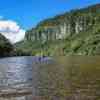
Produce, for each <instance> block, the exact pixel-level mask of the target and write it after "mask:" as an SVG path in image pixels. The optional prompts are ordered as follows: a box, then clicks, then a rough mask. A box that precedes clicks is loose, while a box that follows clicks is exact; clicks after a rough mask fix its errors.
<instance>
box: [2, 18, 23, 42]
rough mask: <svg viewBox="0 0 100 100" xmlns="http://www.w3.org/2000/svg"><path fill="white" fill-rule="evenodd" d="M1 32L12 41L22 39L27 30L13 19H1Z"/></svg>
mask: <svg viewBox="0 0 100 100" xmlns="http://www.w3.org/2000/svg"><path fill="white" fill-rule="evenodd" d="M0 33H1V34H3V35H4V36H5V37H6V38H7V39H9V40H10V41H11V42H12V43H16V42H19V41H21V40H22V39H24V36H25V30H24V29H22V28H21V27H20V26H19V25H18V23H16V22H15V21H12V20H0Z"/></svg>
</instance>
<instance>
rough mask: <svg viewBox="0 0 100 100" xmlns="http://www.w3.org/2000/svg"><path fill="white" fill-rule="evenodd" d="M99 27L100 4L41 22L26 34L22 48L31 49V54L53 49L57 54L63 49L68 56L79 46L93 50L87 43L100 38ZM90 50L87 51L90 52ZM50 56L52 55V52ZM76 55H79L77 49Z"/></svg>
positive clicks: (21, 44)
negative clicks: (93, 38)
mask: <svg viewBox="0 0 100 100" xmlns="http://www.w3.org/2000/svg"><path fill="white" fill-rule="evenodd" d="M99 26H100V4H97V5H93V6H90V7H87V8H84V9H79V10H73V11H70V12H67V13H65V14H62V15H58V16H55V17H53V18H50V19H47V20H44V21H42V22H40V23H39V24H38V25H37V26H36V27H35V28H32V29H31V30H28V31H27V32H26V35H25V39H24V41H23V42H22V43H20V46H21V47H24V49H27V48H28V49H30V50H31V52H34V50H35V51H38V49H39V52H40V51H43V52H44V51H46V50H48V51H52V50H51V48H53V49H55V52H56V49H57V50H58V51H61V50H62V48H63V51H64V52H66V53H65V54H66V55H67V54H68V53H69V52H71V53H73V52H74V51H73V50H74V49H75V48H77V45H78V48H79V49H80V48H82V45H83V44H84V45H86V46H88V47H89V48H90V49H91V48H92V47H90V44H89V45H87V44H85V43H86V42H89V41H91V40H90V38H89V37H91V38H92V37H96V38H95V39H97V38H98V36H96V34H97V33H98V34H99V30H100V27H99ZM94 34H95V35H94ZM88 38H89V39H88ZM98 39H99V38H98ZM98 39H97V40H98ZM73 40H75V41H73ZM72 41H73V42H72ZM80 41H81V42H80ZM74 42H75V43H74ZM78 43H79V44H78ZM81 43H82V44H81ZM60 44H61V45H60ZM83 47H84V46H83ZM40 49H42V50H40ZM60 49H61V50H60ZM83 49H84V48H83ZM81 50H82V49H81ZM88 50H89V49H88ZM88 50H85V51H87V52H88ZM82 52H84V50H83V51H82ZM79 53H80V52H79ZM50 54H52V53H51V52H50ZM54 54H55V53H54ZM69 54H70V53H69ZM75 54H77V53H76V49H75ZM81 54H84V53H81ZM85 54H88V53H85ZM90 54H91V53H90Z"/></svg>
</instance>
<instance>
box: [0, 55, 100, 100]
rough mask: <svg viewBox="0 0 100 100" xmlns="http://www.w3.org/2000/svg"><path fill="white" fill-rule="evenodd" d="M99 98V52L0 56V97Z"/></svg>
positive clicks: (12, 99) (18, 99) (17, 99)
mask: <svg viewBox="0 0 100 100" xmlns="http://www.w3.org/2000/svg"><path fill="white" fill-rule="evenodd" d="M42 97H44V98H45V99H44V98H43V99H39V98H42ZM33 98H35V99H33ZM36 98H37V99H36ZM99 99H100V57H99V56H95V57H93V56H92V57H88V56H87V57H85V56H83V57H82V56H72V57H54V58H53V57H52V58H51V57H32V56H30V57H9V58H3V59H0V100H99Z"/></svg>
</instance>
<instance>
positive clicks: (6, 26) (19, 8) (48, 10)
mask: <svg viewBox="0 0 100 100" xmlns="http://www.w3.org/2000/svg"><path fill="white" fill-rule="evenodd" d="M97 3H100V0H1V1H0V32H1V33H2V34H3V35H5V36H6V37H7V38H8V39H10V41H11V42H13V43H15V42H17V41H20V40H22V39H23V38H24V35H25V31H26V30H27V29H30V28H32V27H35V25H37V24H38V23H39V22H40V21H41V20H44V19H47V18H50V17H52V16H55V15H58V14H61V13H64V12H67V11H70V10H71V9H77V8H84V7H86V6H89V5H93V4H97Z"/></svg>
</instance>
